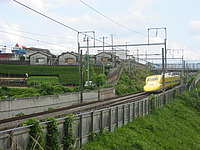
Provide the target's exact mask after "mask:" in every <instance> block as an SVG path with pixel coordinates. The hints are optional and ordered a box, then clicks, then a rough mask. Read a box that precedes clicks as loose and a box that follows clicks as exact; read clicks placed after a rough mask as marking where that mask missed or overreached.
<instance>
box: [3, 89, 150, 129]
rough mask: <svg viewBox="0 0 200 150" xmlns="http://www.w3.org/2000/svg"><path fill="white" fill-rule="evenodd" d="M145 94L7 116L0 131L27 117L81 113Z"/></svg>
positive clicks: (142, 96) (41, 119)
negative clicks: (11, 116)
mask: <svg viewBox="0 0 200 150" xmlns="http://www.w3.org/2000/svg"><path fill="white" fill-rule="evenodd" d="M147 96H148V94H147V93H145V92H138V93H134V94H128V95H123V96H118V97H114V98H111V99H105V100H102V101H94V102H89V103H82V104H78V105H73V106H68V107H63V108H58V109H53V110H49V111H44V112H39V113H34V114H28V115H23V116H18V117H13V118H7V119H3V120H0V131H2V130H7V129H11V128H15V127H19V126H21V125H22V123H23V122H24V121H26V120H27V119H28V118H33V117H34V118H37V119H38V120H40V121H44V120H45V119H46V118H47V117H55V118H61V117H64V116H66V115H67V114H77V113H81V112H86V111H91V110H97V109H101V108H106V107H112V106H116V105H120V104H123V103H128V102H132V101H138V100H141V99H143V98H145V97H147Z"/></svg>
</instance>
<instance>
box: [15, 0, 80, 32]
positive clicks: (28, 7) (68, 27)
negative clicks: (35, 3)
mask: <svg viewBox="0 0 200 150" xmlns="http://www.w3.org/2000/svg"><path fill="white" fill-rule="evenodd" d="M13 1H14V2H16V3H18V4H20V5H22V6H24V7H26V8H28V9H30V10H32V11H34V12H35V13H37V14H39V15H41V16H43V17H45V18H48V19H50V20H52V21H54V22H56V23H58V24H60V25H62V26H64V27H66V28H68V29H70V30H73V31H75V32H79V31H78V30H76V29H74V28H72V27H70V26H68V25H65V24H64V23H61V22H59V21H57V20H55V19H53V18H51V17H49V16H47V15H45V14H43V13H41V12H39V11H36V10H35V9H33V8H31V7H28V6H26V5H24V4H22V3H20V2H18V1H16V0H13Z"/></svg>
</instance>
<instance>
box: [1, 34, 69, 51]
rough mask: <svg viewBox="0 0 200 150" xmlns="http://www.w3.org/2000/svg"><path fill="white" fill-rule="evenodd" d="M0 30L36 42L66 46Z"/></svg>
mask: <svg viewBox="0 0 200 150" xmlns="http://www.w3.org/2000/svg"><path fill="white" fill-rule="evenodd" d="M0 32H2V33H6V34H11V35H14V36H19V37H22V38H25V39H29V40H32V41H36V42H41V43H45V44H51V45H57V46H60V47H65V48H66V46H61V45H58V44H55V43H50V42H45V41H41V40H37V39H33V38H30V37H26V36H22V35H18V34H14V33H10V32H6V31H1V30H0Z"/></svg>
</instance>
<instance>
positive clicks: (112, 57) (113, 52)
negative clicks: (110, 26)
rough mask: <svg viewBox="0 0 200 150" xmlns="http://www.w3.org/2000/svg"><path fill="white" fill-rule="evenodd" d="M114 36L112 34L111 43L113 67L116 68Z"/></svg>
mask: <svg viewBox="0 0 200 150" xmlns="http://www.w3.org/2000/svg"><path fill="white" fill-rule="evenodd" d="M113 36H114V34H111V43H112V67H113V68H114V67H115V61H114V47H113V43H114V42H113Z"/></svg>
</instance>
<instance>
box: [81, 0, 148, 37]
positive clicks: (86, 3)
mask: <svg viewBox="0 0 200 150" xmlns="http://www.w3.org/2000/svg"><path fill="white" fill-rule="evenodd" d="M79 1H80V2H81V3H82V4H84V5H85V6H87V7H89V8H90V9H92V10H93V11H95V12H97V13H98V14H100V15H101V16H103V17H105V18H106V19H108V20H110V21H112V22H114V23H115V24H117V25H119V26H120V27H122V28H125V29H127V30H129V31H131V32H134V33H137V34H140V35H144V36H146V35H145V34H143V33H140V32H137V31H134V30H132V29H131V28H129V27H126V26H124V25H122V24H120V23H119V22H117V21H115V20H113V19H111V18H109V17H108V16H106V15H104V14H103V13H101V12H100V11H98V10H96V9H94V8H93V7H92V6H90V5H88V4H87V3H85V2H83V1H82V0H79Z"/></svg>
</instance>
